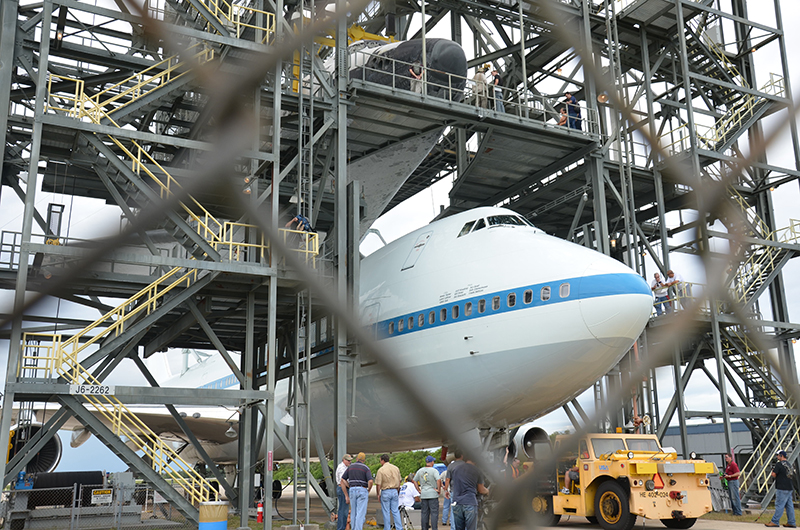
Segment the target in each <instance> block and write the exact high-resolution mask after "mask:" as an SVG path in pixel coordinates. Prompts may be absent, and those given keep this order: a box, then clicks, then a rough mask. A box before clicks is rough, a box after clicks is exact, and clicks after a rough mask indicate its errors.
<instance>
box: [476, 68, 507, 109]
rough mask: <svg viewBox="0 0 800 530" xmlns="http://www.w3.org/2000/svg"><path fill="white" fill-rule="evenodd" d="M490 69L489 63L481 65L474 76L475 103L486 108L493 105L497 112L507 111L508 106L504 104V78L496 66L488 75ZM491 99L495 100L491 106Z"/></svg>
mask: <svg viewBox="0 0 800 530" xmlns="http://www.w3.org/2000/svg"><path fill="white" fill-rule="evenodd" d="M488 71H489V66H488V65H484V66H481V67H480V68H478V70H476V72H475V76H474V77H473V78H472V80H473V81H474V82H475V88H474V91H475V105H477V106H478V107H481V108H484V109H488V108H492V107H493V108H494V110H496V111H497V112H505V111H506V108H505V105H504V104H503V78H502V77H501V76H500V73H499V72H498V71H497V69H496V68H495V69H494V70H492V71H491V75H490V76H487V75H486V72H488ZM490 99H491V100H492V102H493V105H492V106H491V107H490V105H489V100H490Z"/></svg>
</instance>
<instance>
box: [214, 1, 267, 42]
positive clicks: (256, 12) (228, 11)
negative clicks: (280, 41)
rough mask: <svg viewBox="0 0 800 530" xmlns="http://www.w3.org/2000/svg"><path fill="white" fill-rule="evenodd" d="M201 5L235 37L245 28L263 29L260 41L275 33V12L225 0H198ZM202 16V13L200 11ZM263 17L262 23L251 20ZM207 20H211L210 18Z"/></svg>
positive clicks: (264, 40)
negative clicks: (231, 31)
mask: <svg viewBox="0 0 800 530" xmlns="http://www.w3.org/2000/svg"><path fill="white" fill-rule="evenodd" d="M199 2H200V3H201V4H203V6H205V8H206V9H207V10H208V11H209V12H210V13H211V14H212V15H213V16H215V17H216V18H217V21H219V22H220V23H222V25H223V26H225V27H227V28H230V29H232V30H233V33H234V35H236V37H237V38H239V37H241V36H242V34H243V33H244V31H245V30H248V29H252V30H256V31H263V32H264V36H263V38H262V39H261V43H262V44H263V43H266V42H269V41H271V40H272V36H273V35H274V34H275V14H274V13H270V12H269V11H264V10H262V9H257V8H255V7H253V6H252V5H248V4H245V3H236V4H234V3H231V2H227V1H226V0H199ZM200 14H201V15H202V16H204V14H203V13H202V12H200ZM260 17H263V23H261V24H258V23H256V22H253V21H254V20H258V19H259V18H260ZM208 22H211V21H210V20H209V21H208Z"/></svg>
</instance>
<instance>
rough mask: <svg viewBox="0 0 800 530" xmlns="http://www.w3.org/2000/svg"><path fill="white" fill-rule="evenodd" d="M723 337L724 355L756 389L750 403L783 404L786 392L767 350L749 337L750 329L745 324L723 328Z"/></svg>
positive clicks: (756, 404)
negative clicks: (766, 353)
mask: <svg viewBox="0 0 800 530" xmlns="http://www.w3.org/2000/svg"><path fill="white" fill-rule="evenodd" d="M721 339H722V353H723V357H724V358H725V360H726V361H727V362H728V365H729V366H730V367H731V368H732V369H733V370H734V372H736V375H738V376H739V377H740V378H741V379H742V380H743V381H744V382H745V383H746V386H747V388H749V389H750V390H751V391H752V393H753V395H752V396H751V398H750V404H751V405H752V406H756V407H778V406H783V405H784V401H785V396H784V394H783V390H782V388H781V383H780V381H779V380H778V379H776V378H775V377H774V374H773V372H772V368H771V366H770V364H769V362H768V361H767V358H766V356H765V354H764V352H762V351H760V350H759V349H758V347H757V346H756V345H755V344H754V343H753V341H752V340H751V339H749V338H748V336H747V333H746V331H745V330H744V329H743V328H742V327H741V326H731V327H727V328H724V329H723V330H722V331H721Z"/></svg>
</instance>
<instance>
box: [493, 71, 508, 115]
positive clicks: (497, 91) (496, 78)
mask: <svg viewBox="0 0 800 530" xmlns="http://www.w3.org/2000/svg"><path fill="white" fill-rule="evenodd" d="M492 89H493V90H494V110H496V111H497V112H505V111H506V107H505V105H504V104H503V78H502V77H500V74H499V73H497V69H494V70H492Z"/></svg>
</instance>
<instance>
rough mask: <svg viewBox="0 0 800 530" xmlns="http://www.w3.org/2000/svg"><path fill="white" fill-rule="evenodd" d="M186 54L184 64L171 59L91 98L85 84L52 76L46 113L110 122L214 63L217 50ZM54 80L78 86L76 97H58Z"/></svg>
mask: <svg viewBox="0 0 800 530" xmlns="http://www.w3.org/2000/svg"><path fill="white" fill-rule="evenodd" d="M186 54H188V55H189V58H188V59H184V60H181V58H180V57H179V56H178V55H174V56H172V57H167V58H166V59H164V60H162V61H159V62H157V63H155V64H153V65H152V66H149V67H147V68H145V69H144V70H142V71H140V72H137V73H135V74H133V75H132V76H130V77H128V78H127V79H124V80H122V81H120V82H118V83H115V84H113V85H111V86H109V87H107V88H105V89H104V90H102V91H100V92H98V93H96V94H92V95H91V96H89V95H87V94H86V92H85V90H84V82H83V80H80V79H73V78H70V77H64V76H60V75H56V74H50V78H49V80H48V85H47V94H48V97H47V103H46V105H45V111H48V110H55V111H61V112H63V113H65V114H67V116H70V117H72V118H76V119H79V120H80V119H83V118H87V119H89V120H90V121H91V122H93V123H100V122H101V120H102V119H103V118H110V116H111V115H113V114H114V112H116V111H118V110H120V109H122V108H124V107H125V106H127V105H130V104H131V103H133V102H135V101H137V100H138V99H140V98H141V97H143V96H146V95H147V94H149V93H150V92H152V91H154V90H156V89H158V88H161V87H163V86H164V85H166V84H167V83H170V82H172V81H175V80H176V79H178V78H180V77H183V76H184V75H186V74H188V73H189V69H190V68H191V67H193V66H195V65H199V64H204V63H207V62H209V61H211V60H212V59H214V49H213V48H210V47H208V46H207V45H206V44H205V43H198V44H195V45H193V46H191V47H189V48H188V49H187V50H186ZM54 79H55V80H58V81H61V82H64V83H69V82H74V83H75V91H74V93H72V92H70V93H67V94H64V93H63V92H62V91H59V92H58V95H56V94H54V93H53V80H54ZM55 99H59V100H61V101H62V102H63V103H66V104H67V106H63V103H61V104H54V100H55Z"/></svg>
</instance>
